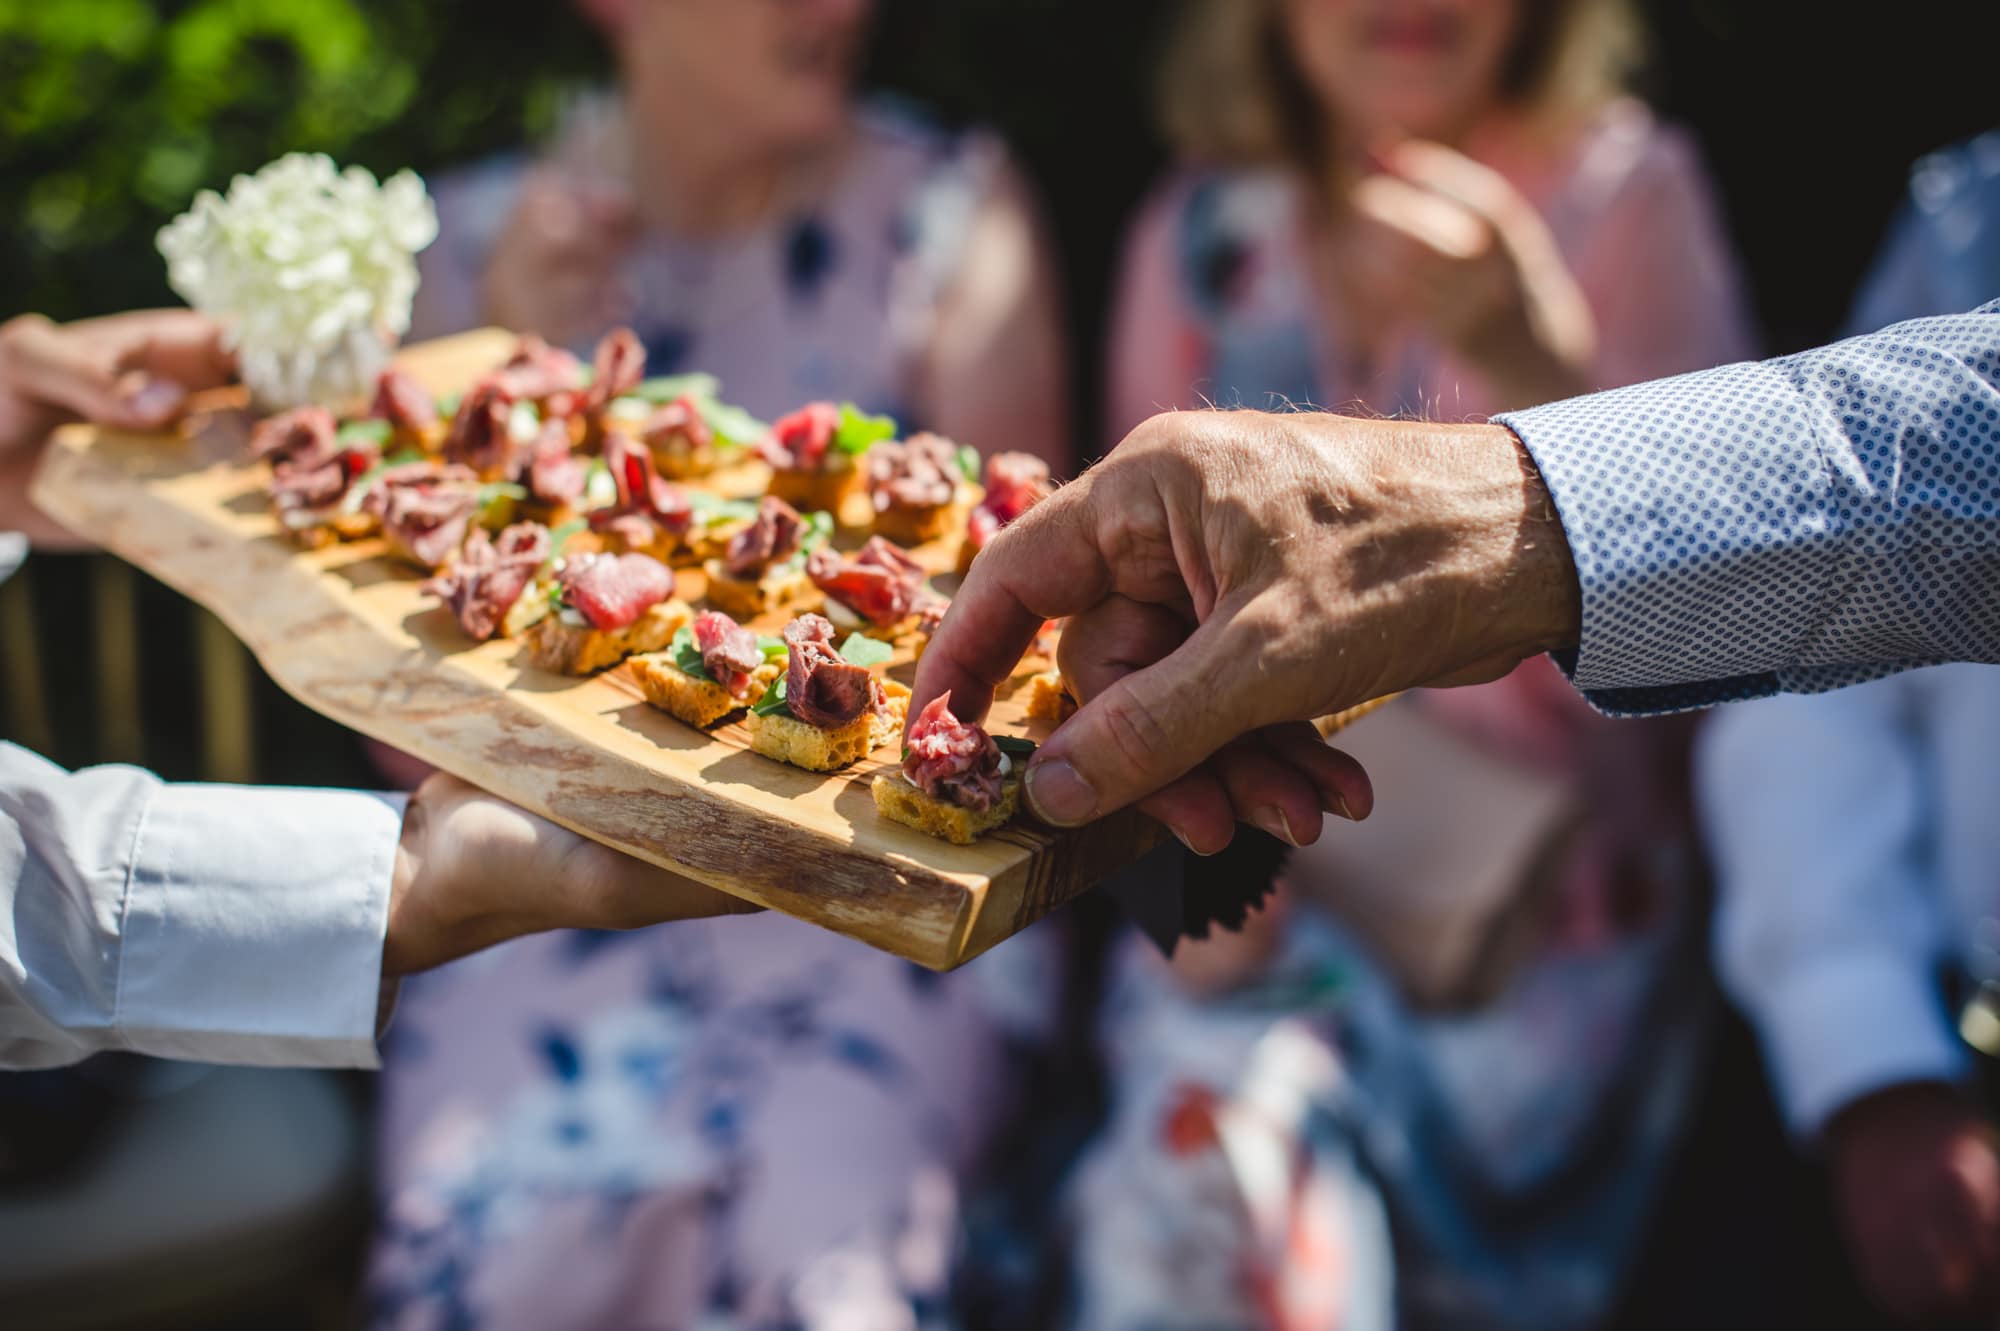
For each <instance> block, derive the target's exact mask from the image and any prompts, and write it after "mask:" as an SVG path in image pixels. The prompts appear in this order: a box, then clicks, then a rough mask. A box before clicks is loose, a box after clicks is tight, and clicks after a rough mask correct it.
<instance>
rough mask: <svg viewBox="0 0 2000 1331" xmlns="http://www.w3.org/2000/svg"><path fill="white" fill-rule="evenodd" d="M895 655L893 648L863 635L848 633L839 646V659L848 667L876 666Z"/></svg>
mask: <svg viewBox="0 0 2000 1331" xmlns="http://www.w3.org/2000/svg"><path fill="white" fill-rule="evenodd" d="M895 654H896V649H895V648H894V647H891V646H890V645H889V644H888V643H886V642H883V641H882V640H881V639H880V638H871V637H869V636H868V635H867V634H865V633H850V634H848V635H847V641H846V642H843V643H841V644H840V659H841V660H843V661H845V662H847V663H848V664H849V665H858V666H878V665H881V664H882V663H883V662H884V661H887V660H888V659H889V658H890V657H892V656H894V655H895Z"/></svg>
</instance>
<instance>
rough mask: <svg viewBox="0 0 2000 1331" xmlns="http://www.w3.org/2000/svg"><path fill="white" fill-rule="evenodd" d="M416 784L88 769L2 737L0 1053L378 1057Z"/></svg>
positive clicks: (42, 1063) (363, 1062)
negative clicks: (255, 782)
mask: <svg viewBox="0 0 2000 1331" xmlns="http://www.w3.org/2000/svg"><path fill="white" fill-rule="evenodd" d="M401 828H402V800H401V797H398V796H381V795H368V794H360V793H355V792H350V791H334V790H284V789H260V788H255V787H241V786H210V785H175V784H169V783H167V782H163V781H161V780H160V779H159V778H157V777H155V776H153V775H151V774H150V773H147V772H143V771H140V770H138V769H136V768H130V767H98V768H87V769H84V770H82V771H78V772H75V773H70V772H65V771H64V770H63V769H62V768H60V767H57V766H55V765H54V764H53V763H50V762H47V761H45V760H43V759H41V758H39V757H37V756H35V755H34V754H32V753H29V752H28V751H26V750H25V749H21V748H19V747H17V746H15V745H11V744H0V1068H27V1067H49V1066H54V1065H57V1064H62V1063H69V1062H74V1061H76V1060H77V1059H80V1058H84V1057H86V1056H87V1055H89V1054H92V1053H96V1052H98V1051H100V1050H107V1049H122V1050H129V1051H132V1052H136V1053H143V1054H153V1055H157V1056H160V1057H166V1058H186V1059H199V1060H203V1061H208V1062H218V1063H250V1064H267V1065H293V1064H296V1065H317V1066H325V1067H373V1066H375V1065H376V1051H375V1023H376V1016H377V1008H378V1005H379V1001H380V995H381V971H382V941H383V937H384V934H385V931H386V928H387V919H388V905H389V881H390V876H391V874H392V872H393V870H394V867H395V854H396V844H397V841H398V838H399V836H400V834H401Z"/></svg>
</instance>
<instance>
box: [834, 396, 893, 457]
mask: <svg viewBox="0 0 2000 1331" xmlns="http://www.w3.org/2000/svg"><path fill="white" fill-rule="evenodd" d="M895 437H896V421H895V418H894V417H892V416H870V415H869V414H868V413H867V412H865V411H863V410H861V408H859V407H857V406H855V405H854V404H853V403H852V402H843V403H841V404H840V426H839V428H837V429H836V430H835V431H834V432H833V446H834V447H835V448H837V449H839V450H840V451H841V452H843V453H845V454H847V455H848V456H850V457H858V456H860V455H861V454H863V453H866V452H867V451H868V450H869V449H871V448H873V447H875V445H877V444H879V443H881V442H882V441H883V440H884V439H894V438H895Z"/></svg>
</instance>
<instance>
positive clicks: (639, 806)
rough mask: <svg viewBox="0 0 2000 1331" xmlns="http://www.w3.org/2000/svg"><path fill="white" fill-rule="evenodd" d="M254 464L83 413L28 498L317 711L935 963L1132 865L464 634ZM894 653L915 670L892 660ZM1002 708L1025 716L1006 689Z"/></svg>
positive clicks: (475, 336) (1120, 823)
mask: <svg viewBox="0 0 2000 1331" xmlns="http://www.w3.org/2000/svg"><path fill="white" fill-rule="evenodd" d="M511 343H512V339H511V338H510V337H509V336H507V335H506V334H502V333H498V332H493V331H485V332H479V333H470V334H466V335H464V336H462V337H457V338H449V339H445V340H442V341H439V342H433V343H428V344H425V345H422V346H417V347H412V348H410V349H408V350H407V351H406V352H405V353H404V354H403V356H402V357H401V359H402V361H403V363H404V364H405V365H406V366H407V367H408V368H409V369H411V370H412V372H414V373H415V374H417V375H418V377H419V378H421V379H423V380H425V381H426V382H427V383H429V384H430V385H431V386H432V388H433V389H434V390H436V391H439V392H446V391H453V390H457V389H459V388H462V387H463V386H464V385H465V384H466V383H468V382H469V381H470V380H471V379H472V378H473V377H474V376H475V375H476V374H477V373H479V372H480V371H482V370H484V369H486V368H487V367H489V366H491V365H493V364H495V363H497V362H498V360H499V359H500V358H501V357H502V356H504V355H505V354H506V351H507V349H508V348H509V347H510V346H511ZM264 485H265V476H264V469H263V468H262V467H261V466H253V465H248V464H245V463H243V462H242V461H241V460H240V457H236V456H229V457H217V456H211V455H207V454H205V452H204V449H203V447H202V446H201V445H200V444H199V443H198V442H196V441H190V440H186V439H181V438H178V437H172V436H165V435H137V434H127V433H121V432H117V431H109V430H97V429H93V428H90V427H83V426H72V427H68V428H66V429H64V430H62V431H60V432H58V434H57V437H56V439H55V441H54V444H53V446H52V447H51V448H50V450H49V453H48V457H47V459H46V460H45V462H44V464H43V466H42V469H41V471H40V473H39V475H38V476H37V478H36V481H35V486H34V492H33V494H34V499H35V502H36V503H37V505H39V506H40V507H41V508H42V509H43V510H44V511H46V512H47V513H49V514H50V515H52V516H53V517H55V518H56V519H57V520H58V521H60V522H62V523H63V524H64V525H65V526H67V527H69V528H70V529H72V530H74V531H76V532H77V533H78V534H80V535H83V536H86V537H88V538H90V539H91V540H93V541H96V542H97V543H99V544H101V545H103V546H105V547H106V548H108V549H110V550H112V551H113V552H115V553H116V554H118V555H120V556H121V557H123V558H125V559H126V560H128V561H130V562H131V563H133V564H136V565H137V566H139V567H140V568H142V569H145V570H146V571H147V572H149V573H151V574H153V575H154V576H156V577H158V578H160V579H161V580H162V581H164V582H166V583H168V584H169V585H171V586H173V587H175V588H177V589H178V590H180V591H181V592H183V593H185V594H186V595H188V596H189V597H191V598H192V599H194V600H195V601H198V602H200V603H201V604H202V605H204V606H206V607H208V609H210V610H211V611H213V612H214V613H215V614H216V615H217V616H218V617H219V618H220V619H221V620H222V621H223V622H224V623H225V624H227V625H228V626H229V628H230V629H231V631H233V632H234V633H235V634H236V635H237V636H238V637H240V638H241V639H242V640H243V641H244V642H245V643H246V644H248V646H249V647H250V649H251V650H252V651H253V652H254V653H255V654H256V656H257V659H258V660H259V661H260V662H261V663H262V665H263V667H264V669H265V670H266V671H268V672H269V673H270V675H271V677H272V678H273V679H275V680H276V681H277V682H278V683H279V684H280V685H281V686H282V687H283V688H285V689H286V690H287V691H288V692H290V693H291V694H292V695H293V696H295V697H297V698H298V699H299V700H300V701H301V702H303V703H305V704H306V705H307V706H309V707H311V708H313V709H314V710H316V711H319V712H321V713H324V714H325V715H327V716H329V717H331V718H333V719H334V720H336V721H339V722H340V723H342V724H343V725H347V726H350V727H352V728H353V729H355V730H357V731H360V732H361V733H363V734H366V735H370V736H373V737H374V738H376V739H379V740H382V741H383V742H385V743H388V744H393V745H395V746H396V747H398V748H401V749H404V750H407V751H408V752H410V753H413V754H415V755H417V756H418V757H420V758H423V759H424V760H426V761H428V762H430V763H433V764H435V765H437V766H438V767H441V768H443V769H444V770H446V771H448V772H452V773H454V774H455V775H457V776H460V777H462V778H464V779H465V780H467V781H470V782H472V783H473V784H474V785H477V786H480V787H482V788H484V789H486V790H490V791H492V792H494V793H495V794H497V795H500V796H502V797H504V798H506V799H509V800H512V801H514V802H516V803H518V804H521V805H523V806H525V807H527V808H530V809H533V810H535V811H536V812H538V813H541V814H544V815H546V816H547V817H549V818H552V819H554V820H555V821H557V822H559V823H562V824H563V825H564V826H566V827H569V828H572V829H574V830H575V831H577V832H580V833H582V834H583V835H585V836H588V837H591V838H593V839H594V840H597V841H601V842H603V843H605V844H607V845H610V846H614V847H616V848H618V849H620V850H623V851H626V852H628V853H630V854H633V855H637V856H639V857H640V858H642V859H645V860H648V861H650V862H652V863H654V864H658V865H661V866H664V867H667V868H671V869H674V870H677V871H678V872H681V873H684V874H687V875H688V876H690V877H693V878H697V879H700V880H701V881H702V882H705V883H708V884H710V885H712V886H714V887H717V888H720V889H722V890H723V891H726V892H730V893H733V894H734V895H737V896H740V897H743V898H746V899H748V900H751V901H755V902H757V903H759V904H761V905H764V906H768V907H770V908H771V909H774V910H778V911H782V912H784V913H786V914H788V915H794V916H797V917H798V918H800V919H803V920H808V921H811V922H812V923H815V924H818V925H821V926H824V927H825V928H828V929H832V930H835V931H836V932H839V933H842V934H846V935H848V936H850V937H853V938H856V939H859V940H860V941H862V942H864V943H868V944H870V945H872V946H875V947H878V948H882V949H884V950H886V951H889V952H893V953H896V954H897V955H899V956H903V957H906V958H908V959H910V960H911V961H915V962H917V963H919V964H921V965H924V966H929V967H932V968H935V969H947V968H950V967H952V966H956V965H959V964H960V963H962V962H964V961H967V960H969V959H970V958H972V957H974V956H977V955H978V954H979V953H980V952H983V951H985V950H986V949H987V948H989V947H991V946H993V945H994V944H995V943H998V942H1000V941H1001V940H1003V939H1005V938H1007V937H1010V936H1011V935H1013V934H1014V933H1017V932H1019V931H1020V930H1021V929H1023V928H1025V927H1027V926H1028V925H1029V924H1031V923H1033V922H1034V921H1035V920H1036V919H1038V918H1040V917H1041V916H1042V915H1044V914H1046V913H1047V912H1048V911H1050V910H1052V909H1054V908H1055V907H1056V906H1058V905H1060V904H1062V903H1063V902H1064V901H1067V900H1068V899H1070V898H1071V897H1073V896H1075V895H1076V894H1077V893H1079V892H1081V891H1083V890H1085V889H1086V888H1088V887H1090V886H1091V885H1093V884H1094V883H1096V882H1097V881H1099V880H1100V879H1101V878H1103V877H1104V876H1105V875H1106V874H1108V873H1110V872H1111V871H1113V870H1115V869H1117V868H1120V867H1122V866H1124V865H1126V864H1129V863H1130V862H1131V861H1132V860H1134V859H1135V858H1137V857H1138V856H1139V855H1140V854H1142V853H1143V852H1144V851H1146V850H1147V849H1150V848H1151V846H1152V845H1154V844H1155V843H1156V842H1157V840H1158V838H1159V835H1160V834H1159V832H1158V829H1157V827H1156V826H1155V825H1154V824H1152V823H1151V822H1150V821H1148V820H1146V819H1144V818H1141V817H1138V816H1137V815H1126V816H1120V817H1115V818H1111V819H1107V820H1105V821H1103V822H1101V823H1099V824H1097V825H1095V826H1093V827H1090V828H1087V829H1084V830H1082V831H1079V832H1064V833H1058V832H1054V831H1051V830H1048V829H1045V828H1041V827H1038V826H1036V825H1033V824H1031V823H1027V822H1023V821H1018V820H1017V821H1016V822H1015V823H1013V824H1011V825H1009V826H1008V827H1006V828H1005V829H1003V830H1001V831H1000V832H999V833H997V834H995V835H994V836H992V837H989V838H987V839H985V840H983V841H981V842H979V843H978V844H976V845H972V846H965V847H958V846H951V845H948V844H946V843H944V842H940V841H936V840H933V839H932V838H929V837H926V836H923V835H921V834H919V833H916V832H913V831H910V830H908V829H905V828H902V827H899V826H897V825H895V824H892V823H888V822H885V821H883V820H882V819H880V818H879V817H878V816H877V815H876V813H875V809H874V804H873V801H872V800H871V799H870V797H869V794H868V782H869V780H870V779H871V778H872V777H873V775H874V774H875V773H876V772H878V771H881V770H883V769H884V768H886V767H889V766H891V765H893V763H894V760H895V757H896V755H895V754H894V752H892V751H884V752H882V753H879V754H877V755H874V756H873V757H871V758H870V759H869V760H868V761H866V762H863V763H861V764H857V765H856V767H855V768H853V769H851V770H850V771H846V772H840V773H835V774H833V775H830V776H820V775H815V774H812V773H807V772H801V771H797V770H795V769H792V768H788V767H783V766H780V765H778V764H775V763H771V762H768V761H766V760H764V759H762V758H759V757H757V756H755V755H753V754H751V753H750V752H749V751H748V741H747V737H746V736H745V735H744V733H743V729H742V727H741V726H740V725H732V726H727V727H724V728H723V729H722V730H720V731H717V732H715V733H713V734H704V733H702V732H700V731H696V730H693V729H691V728H689V727H686V726H683V725H682V724H681V723H679V722H677V721H675V720H673V719H672V718H671V717H669V716H667V715H665V714H664V713H661V712H659V711H656V710H655V709H653V708H651V707H649V706H648V705H647V704H646V703H645V702H644V701H643V700H642V699H641V697H640V694H639V691H638V688H637V687H636V685H634V684H633V683H632V682H631V681H630V680H629V679H627V678H626V677H625V676H624V673H623V671H622V670H618V671H611V672H607V673H606V674H603V675H599V676H596V677H594V678H591V679H585V680H573V679H568V678H565V677H562V676H556V675H550V674H547V673H544V672H541V671H538V670H534V669H532V668H530V667H527V666H525V665H524V664H522V663H520V662H519V661H518V660H517V659H516V652H517V650H518V648H517V645H516V644H514V643H511V642H504V641H502V642H492V643H486V644H483V645H478V646H475V645H473V644H471V643H470V642H469V641H468V640H466V639H465V638H464V637H463V635H461V634H460V632H459V630H458V627H457V625H456V624H455V623H454V622H453V621H452V620H451V618H450V616H449V615H448V614H446V613H445V612H444V611H443V610H441V609H439V608H438V607H437V606H436V603H435V602H433V601H431V600H429V599H428V598H426V597H424V596H423V595H422V594H421V592H420V591H419V590H418V584H419V579H418V578H417V576H416V575H415V574H414V572H413V571H411V570H408V569H406V568H404V567H403V566H401V565H399V564H398V563H396V562H395V561H394V560H393V559H392V557H390V556H389V555H387V554H386V553H385V552H384V551H383V549H382V547H381V544H380V543H379V542H375V541H367V542H357V543H354V544H350V545H339V546H333V547H330V548H328V549H325V550H320V551H314V552H309V553H302V552H301V551H299V550H298V549H297V547H296V546H295V545H294V544H293V543H292V542H291V541H290V540H289V539H287V538H286V537H285V536H284V535H283V534H282V533H281V532H280V531H279V529H278V527H277V524H276V522H275V521H274V520H273V519H272V517H271V516H270V514H269V512H268V510H267V507H266V505H265V502H264ZM896 673H897V674H898V675H899V676H900V677H901V678H904V679H905V680H907V679H908V678H909V675H910V673H911V671H910V667H909V665H908V664H907V663H904V664H902V665H900V666H898V667H897V668H896ZM994 723H995V726H996V728H998V729H1004V730H1007V731H1011V732H1015V733H1022V732H1025V733H1031V734H1032V733H1036V729H1035V727H1031V726H1027V725H1024V724H1022V713H1021V709H1020V707H1019V705H1018V704H1016V703H1014V702H1013V701H1012V700H1011V698H1009V697H1006V696H1003V697H1002V699H1001V701H1000V702H999V703H997V704H996V706H995V711H994Z"/></svg>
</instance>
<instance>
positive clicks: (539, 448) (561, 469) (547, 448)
mask: <svg viewBox="0 0 2000 1331" xmlns="http://www.w3.org/2000/svg"><path fill="white" fill-rule="evenodd" d="M587 479H588V474H587V472H586V471H585V469H584V465H583V459H582V458H580V457H578V456H576V454H574V453H572V452H571V451H570V446H569V426H568V425H567V424H566V423H564V422H563V421H562V420H560V419H559V418H555V417H551V418H550V419H548V420H546V421H544V422H542V429H541V433H539V434H537V435H536V436H535V442H534V445H533V447H532V448H530V450H529V452H528V493H529V494H531V495H533V496H534V497H535V498H536V499H538V500H540V501H541V502H542V503H544V504H558V505H560V504H573V503H575V502H576V501H577V500H578V499H580V498H582V497H583V487H584V483H585V481H586V480H587Z"/></svg>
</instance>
